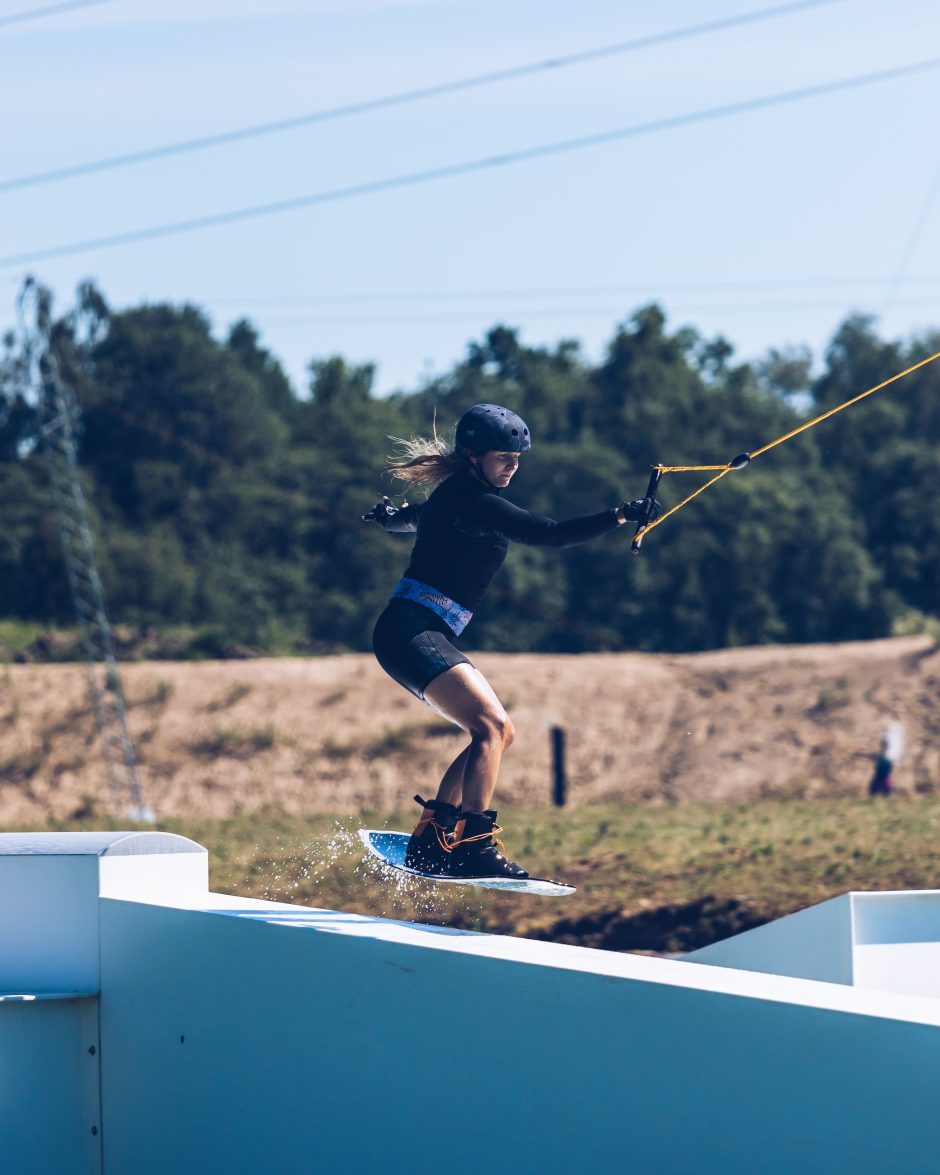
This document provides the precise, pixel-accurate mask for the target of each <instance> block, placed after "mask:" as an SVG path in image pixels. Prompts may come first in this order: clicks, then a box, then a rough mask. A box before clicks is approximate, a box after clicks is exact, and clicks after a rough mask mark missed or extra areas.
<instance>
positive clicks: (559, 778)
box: [549, 726, 568, 808]
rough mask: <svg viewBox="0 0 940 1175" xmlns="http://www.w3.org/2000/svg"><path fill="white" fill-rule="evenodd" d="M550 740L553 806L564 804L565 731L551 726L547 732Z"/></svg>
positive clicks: (565, 784)
mask: <svg viewBox="0 0 940 1175" xmlns="http://www.w3.org/2000/svg"><path fill="white" fill-rule="evenodd" d="M549 734H550V736H551V740H552V799H553V800H554V801H555V806H556V807H558V808H563V807H564V806H565V793H566V791H567V788H568V782H567V780H566V778H565V732H564V731H563V730H562V728H561V727H560V726H553V727H552V728H551V730H550V732H549Z"/></svg>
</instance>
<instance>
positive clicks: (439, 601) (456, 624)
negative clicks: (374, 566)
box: [392, 579, 473, 636]
mask: <svg viewBox="0 0 940 1175" xmlns="http://www.w3.org/2000/svg"><path fill="white" fill-rule="evenodd" d="M396 597H397V598H398V599H404V600H414V602H415V603H416V604H423V605H424V607H425V608H430V609H431V611H432V612H435V613H437V615H438V616H440V618H441V620H443V621H444V623H445V624H447V625H448V626H449V627H450V628H451V629H453V633H454V636H460V634H461V633H462V632H463V630H464V629H465V628H466V627H467V625H468V624H469V623H470V621H471V620H472V619H473V613H472V612H471V611H470V610H469V609H468V608H461V606H460V605H459V604H455V603H454V601H453V600H452V599H451V598H450V597H449V596H445V595H444V593H443V592H439V591H438V590H437V588H432V587H429V586H428V585H427V584H426V583H422V582H421V580H420V579H400V580H399V581H398V583H396V584H395V590H394V591H393V592H392V599H393V600H394V599H395V598H396Z"/></svg>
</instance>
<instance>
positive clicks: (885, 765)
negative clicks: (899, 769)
mask: <svg viewBox="0 0 940 1175" xmlns="http://www.w3.org/2000/svg"><path fill="white" fill-rule="evenodd" d="M881 745H882V750H881V753H880V754H879V755H878V757H877V759H876V760H875V774H874V775H873V776H872V777H871V782H870V783H869V785H868V794H869V795H870V796H890V795H891V793H892V792H893V791H894V779H893V778H892V776H891V772H892V771H893V770H894V764H893V763H892V762H891V760H890V759H889V758H888V756H887V755H886V754H885V753H884V742H882V744H881Z"/></svg>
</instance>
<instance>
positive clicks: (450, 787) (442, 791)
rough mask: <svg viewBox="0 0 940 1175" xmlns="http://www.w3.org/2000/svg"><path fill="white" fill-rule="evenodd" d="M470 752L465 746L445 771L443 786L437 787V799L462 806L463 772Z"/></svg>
mask: <svg viewBox="0 0 940 1175" xmlns="http://www.w3.org/2000/svg"><path fill="white" fill-rule="evenodd" d="M469 754H470V748H469V747H464V749H463V750H462V751H461V752H460V754H459V755H458V756H457V758H456V759H455V760H454V761H453V763H451V765H450V766H449V767H448V768H447V770H446V771H445V772H444V778H443V779H442V780H441V786H440V787H439V788H438V789H437V797H436V798H437V799H439V800H443V802H444V803H445V804H453V805H454V807H455V808H459V807H460V801H461V799H462V798H463V773H464V769H465V767H466V764H467V756H468V755H469Z"/></svg>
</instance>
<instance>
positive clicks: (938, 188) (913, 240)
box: [885, 167, 940, 310]
mask: <svg viewBox="0 0 940 1175" xmlns="http://www.w3.org/2000/svg"><path fill="white" fill-rule="evenodd" d="M938 194H940V167H938V168H937V170H936V171H935V172H934V176H933V179H932V180H931V181H930V183H929V185H928V187H927V195H926V196H925V198H924V203H923V205H922V206H921V209H920V212H919V213H918V216H917V220H916V222H915V224H914V228H913V229H912V231H911V235H910V237H909V238H908V241H907V244H906V245H905V246H904V252H903V253H902V254H901V260H900V261H899V262H898V268H897V272H896V273H895V275H894V280H893V281H892V282H891V288H890V289H889V290H888V298H887V301H886V302H885V309H886V310H889V309H890V308H891V307H892V306H893V305H894V300H895V294H896V293H897V289H898V286H899V285H900V284H901V282H902V281H903V280H904V278H905V275H906V274H907V267H908V264H909V263H910V260H911V257H912V256H913V254H914V249H915V248H916V246H917V242H918V241H919V240H920V234H921V233H922V232H923V231H924V227H925V225H926V224H927V221H928V219H929V217H930V213H931V210H932V209H933V205H934V201H935V200H936V198H937V195H938Z"/></svg>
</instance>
